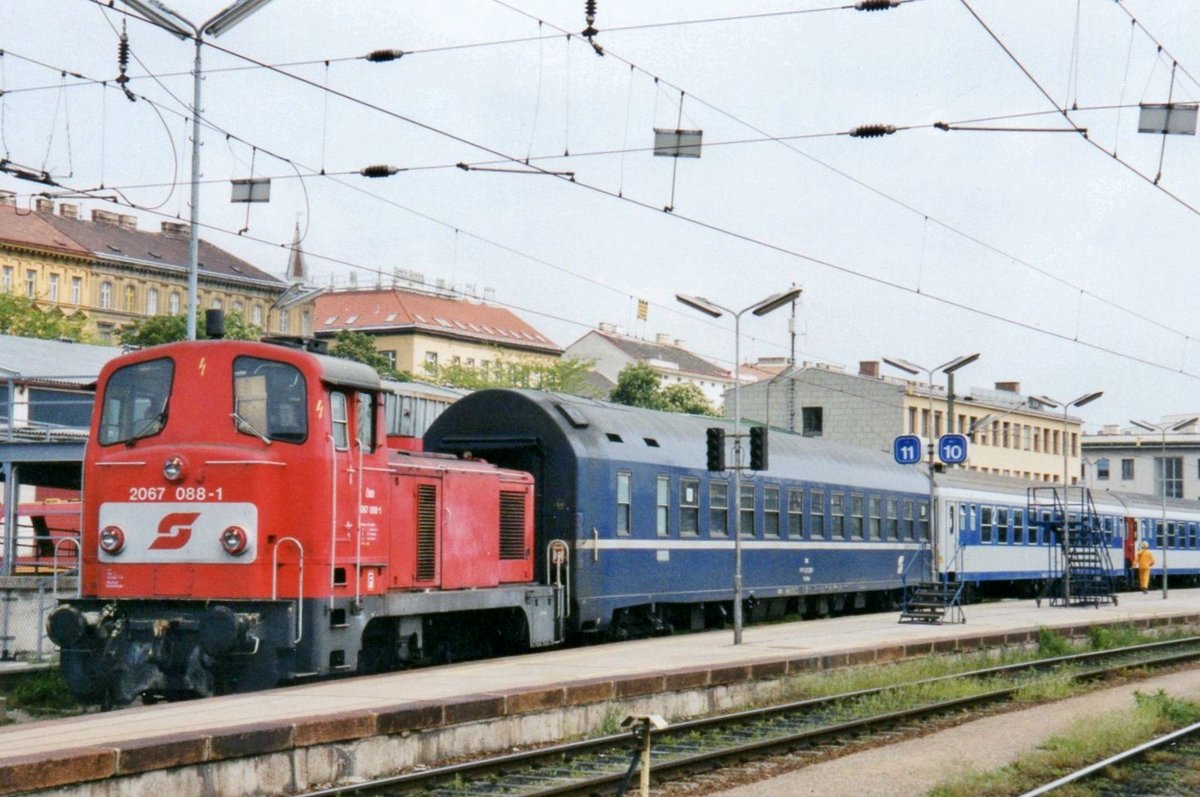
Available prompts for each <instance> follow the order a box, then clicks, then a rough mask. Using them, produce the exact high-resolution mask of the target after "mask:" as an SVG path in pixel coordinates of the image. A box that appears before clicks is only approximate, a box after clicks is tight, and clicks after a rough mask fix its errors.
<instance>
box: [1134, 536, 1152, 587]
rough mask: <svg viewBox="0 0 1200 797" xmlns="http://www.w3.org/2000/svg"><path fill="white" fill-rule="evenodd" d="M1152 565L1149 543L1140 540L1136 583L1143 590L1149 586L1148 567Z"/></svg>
mask: <svg viewBox="0 0 1200 797" xmlns="http://www.w3.org/2000/svg"><path fill="white" fill-rule="evenodd" d="M1152 567H1154V554H1152V553H1150V543H1148V542H1146V541H1144V540H1143V541H1142V544H1141V549H1140V550H1139V551H1138V555H1137V568H1138V585H1139V586H1140V587H1141V588H1142V592H1145V591H1146V590H1147V589H1148V588H1149V586H1150V568H1152Z"/></svg>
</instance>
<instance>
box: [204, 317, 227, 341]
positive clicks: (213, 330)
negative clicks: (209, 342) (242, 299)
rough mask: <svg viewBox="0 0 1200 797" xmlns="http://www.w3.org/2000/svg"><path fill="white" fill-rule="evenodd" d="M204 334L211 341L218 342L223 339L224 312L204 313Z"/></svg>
mask: <svg viewBox="0 0 1200 797" xmlns="http://www.w3.org/2000/svg"><path fill="white" fill-rule="evenodd" d="M204 334H205V335H206V336H207V337H209V338H212V339H213V340H220V339H221V338H224V337H225V311H224V310H205V311H204Z"/></svg>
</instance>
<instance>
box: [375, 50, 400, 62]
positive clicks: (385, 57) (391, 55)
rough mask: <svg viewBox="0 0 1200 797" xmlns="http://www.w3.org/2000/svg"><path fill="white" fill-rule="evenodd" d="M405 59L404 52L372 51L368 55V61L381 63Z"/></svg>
mask: <svg viewBox="0 0 1200 797" xmlns="http://www.w3.org/2000/svg"><path fill="white" fill-rule="evenodd" d="M403 57H404V51H403V50H372V51H371V52H369V53H367V60H368V61H374V62H375V63H381V62H383V61H396V60H398V59H400V58H403Z"/></svg>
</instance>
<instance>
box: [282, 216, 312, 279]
mask: <svg viewBox="0 0 1200 797" xmlns="http://www.w3.org/2000/svg"><path fill="white" fill-rule="evenodd" d="M291 250H292V256H291V258H289V260H288V268H287V281H288V282H290V283H292V284H293V285H296V284H301V283H306V282H308V266H307V265H306V264H305V262H304V251H303V250H302V249H301V248H300V222H299V220H297V221H296V234H295V235H294V236H293V237H292V246H291Z"/></svg>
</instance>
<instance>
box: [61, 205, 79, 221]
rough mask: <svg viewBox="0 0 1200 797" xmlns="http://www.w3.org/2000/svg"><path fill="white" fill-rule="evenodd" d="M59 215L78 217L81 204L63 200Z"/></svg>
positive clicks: (65, 217)
mask: <svg viewBox="0 0 1200 797" xmlns="http://www.w3.org/2000/svg"><path fill="white" fill-rule="evenodd" d="M58 215H60V216H62V217H63V218H64V219H78V218H79V205H75V204H72V203H70V202H62V203H60V204H59V206H58Z"/></svg>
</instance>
